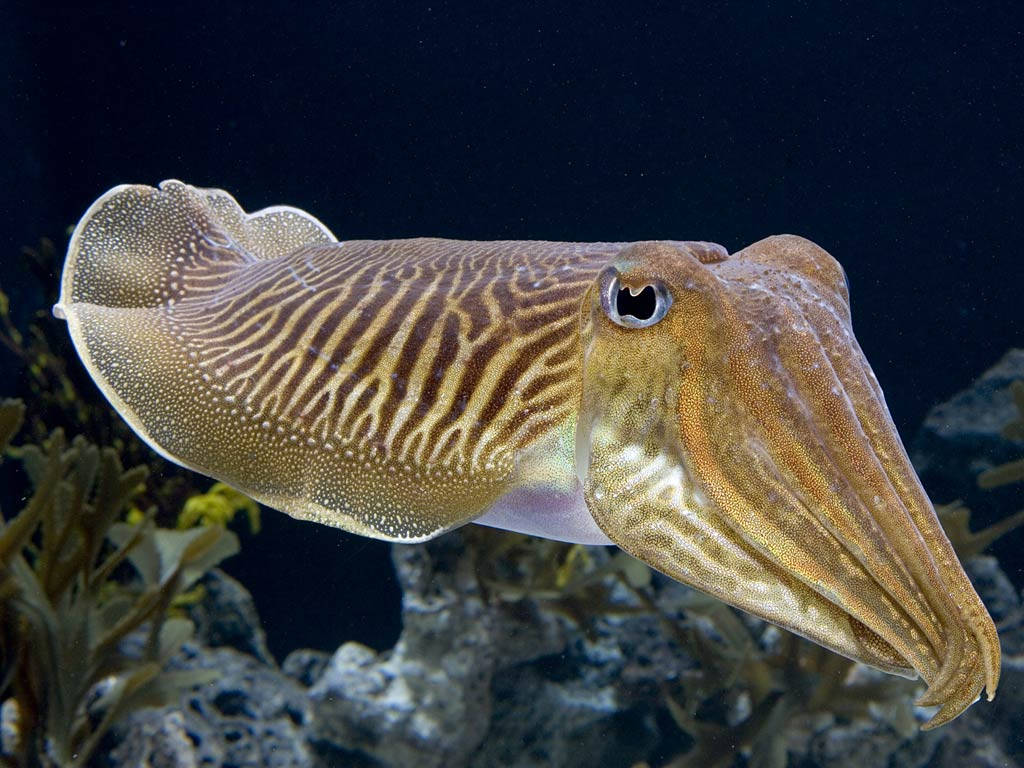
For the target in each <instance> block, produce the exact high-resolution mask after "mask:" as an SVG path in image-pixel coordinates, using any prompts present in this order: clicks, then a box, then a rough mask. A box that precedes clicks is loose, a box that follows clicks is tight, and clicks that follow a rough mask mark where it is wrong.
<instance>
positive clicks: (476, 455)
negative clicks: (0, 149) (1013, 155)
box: [54, 181, 1000, 726]
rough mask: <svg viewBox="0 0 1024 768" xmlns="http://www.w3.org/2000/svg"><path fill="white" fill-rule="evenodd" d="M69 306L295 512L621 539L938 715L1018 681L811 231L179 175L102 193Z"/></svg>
mask: <svg viewBox="0 0 1024 768" xmlns="http://www.w3.org/2000/svg"><path fill="white" fill-rule="evenodd" d="M54 312H55V314H56V315H57V316H58V317H62V318H65V319H66V320H67V322H68V326H69V329H70V332H71V337H72V339H73V341H74V344H75V347H76V349H77V350H78V353H79V355H80V356H81V358H82V361H83V362H84V364H85V366H86V367H87V368H88V370H89V372H90V374H91V375H92V377H93V378H94V379H95V381H96V383H97V384H98V386H99V387H100V389H101V390H102V391H103V393H104V394H105V395H106V396H107V398H108V399H109V400H110V402H111V403H112V404H113V405H114V407H115V408H116V409H117V410H118V411H119V412H120V414H121V415H122V416H123V417H124V419H125V420H126V421H127V422H128V423H129V424H130V425H131V426H132V428H133V429H134V430H135V431H136V432H137V433H138V434H139V435H140V436H141V437H142V439H144V440H145V441H146V442H147V443H149V445H151V446H152V447H153V449H154V450H156V451H157V452H158V453H160V454H161V455H163V456H165V457H166V458H168V459H170V460H172V461H175V462H177V463H179V464H181V465H183V466H186V467H189V468H191V469H194V470H196V471H198V472H202V473H204V474H207V475H210V476H212V477H216V478H218V479H220V480H223V481H225V482H227V483H229V484H231V485H233V486H235V487H236V488H239V489H240V490H242V491H244V492H245V493H247V494H249V495H251V496H252V497H253V498H255V499H257V500H259V501H261V502H264V503H266V504H268V505H269V506H272V507H276V508H277V509H280V510H283V511H284V512H287V513H288V514H290V515H292V516H294V517H297V518H302V519H307V520H314V521H317V522H320V523H325V524H327V525H333V526H337V527H339V528H344V529H346V530H349V531H354V532H356V533H360V534H364V535H366V536H372V537H375V538H379V539H386V540H389V541H403V542H411V541H422V540H424V539H429V538H431V537H433V536H436V535H438V534H441V533H443V532H445V531H448V530H450V529H452V528H455V527H457V526H460V525H463V524H465V523H468V522H474V521H475V522H478V523H485V524H488V525H493V526H497V527H502V528H508V529H511V530H518V531H522V532H526V533H533V534H537V535H541V536H547V537H550V538H556V539H561V540H565V541H576V542H581V543H588V544H609V543H614V544H617V545H618V546H620V547H621V548H623V549H624V550H626V551H627V552H629V553H631V554H632V555H634V556H636V557H637V558H639V559H641V560H643V561H644V562H646V563H647V564H649V565H650V566H652V567H654V568H656V569H658V570H660V571H662V572H663V573H665V574H667V575H669V576H670V577H672V578H674V579H677V580H679V581H681V582H683V583H685V584H689V585H692V586H694V587H696V588H698V589H700V590H703V591H704V592H707V593H709V594H711V595H714V596H716V597H718V598H721V599H722V600H724V601H725V602H727V603H730V604H732V605H735V606H737V607H739V608H741V609H743V610H745V611H749V612H750V613H753V614H755V615H757V616H760V617H762V618H765V619H767V620H769V621H772V622H774V623H776V624H778V625H780V626H782V627H785V628H787V629H789V630H792V631H793V632H796V633H799V634H801V635H803V636H805V637H807V638H809V639H811V640H813V641H815V642H817V643H820V644H821V645H824V646H826V647H828V648H831V649H832V650H834V651H836V652H838V653H841V654H843V655H845V656H848V657H849V658H852V659H856V660H858V661H861V662H864V663H866V664H870V665H872V666H874V667H877V668H880V669H883V670H886V671H888V672H892V673H895V674H900V675H905V676H910V677H912V676H914V675H915V674H916V675H920V677H922V678H923V679H924V680H925V681H926V682H927V683H928V686H929V687H928V690H927V692H926V693H925V694H924V695H923V696H922V698H921V699H920V703H922V704H927V705H939V708H938V711H937V712H936V714H935V715H934V717H933V718H932V720H931V721H930V722H929V723H928V725H929V726H934V725H938V724H941V723H944V722H946V721H948V720H950V719H952V718H953V717H955V716H956V715H958V714H959V713H961V712H962V711H963V710H964V709H966V708H967V707H968V706H969V705H970V704H971V703H972V702H973V701H974V700H975V699H976V698H977V697H978V694H979V693H980V692H981V690H982V688H986V689H987V692H988V695H989V697H990V698H991V696H992V694H993V693H994V692H995V689H996V685H997V682H998V677H999V668H1000V651H999V641H998V638H997V635H996V630H995V627H994V626H993V624H992V620H991V619H990V618H989V615H988V613H987V611H986V610H985V607H984V605H983V604H982V603H981V601H980V599H979V598H978V596H977V594H976V593H975V591H974V589H973V588H972V587H971V584H970V583H969V581H968V579H967V577H966V575H965V574H964V571H963V569H962V568H961V566H960V563H959V561H958V560H957V558H956V555H955V554H954V552H953V550H952V548H951V546H950V544H949V541H948V540H947V539H946V537H945V535H944V534H943V531H942V529H941V527H940V525H939V523H938V521H937V519H936V516H935V513H934V510H933V508H932V505H931V503H930V502H929V500H928V498H927V496H926V495H925V493H924V491H923V489H922V487H921V484H920V482H919V480H918V478H917V475H916V474H915V472H914V469H913V468H912V466H911V464H910V462H909V460H908V458H907V455H906V452H905V451H904V448H903V445H902V443H901V441H900V438H899V435H898V434H897V432H896V429H895V427H894V426H893V423H892V420H891V419H890V417H889V413H888V410H887V408H886V405H885V401H884V399H883V397H882V392H881V389H880V388H879V385H878V382H877V381H876V379H875V376H874V374H873V373H872V371H871V368H870V366H869V365H868V363H867V361H866V360H865V359H864V355H863V353H862V352H861V350H860V347H859V346H858V344H857V341H856V339H855V338H854V335H853V331H852V327H851V323H850V309H849V296H848V292H847V286H846V281H845V278H844V275H843V271H842V268H841V267H840V266H839V264H838V263H836V261H834V260H833V259H832V257H830V256H829V255H828V254H827V253H826V252H825V251H823V250H822V249H820V248H818V247H817V246H816V245H814V244H813V243H811V242H809V241H807V240H804V239H802V238H799V237H794V236H789V235H783V236H777V237H770V238H768V239H765V240H762V241H760V242H758V243H754V244H753V245H751V246H748V247H747V248H745V249H743V250H742V251H740V252H739V253H735V254H731V255H730V254H729V253H728V252H727V251H726V249H724V248H723V247H721V246H719V245H715V244H713V243H705V242H691V241H656V242H637V243H555V242H532V241H509V242H463V241H456V240H440V239H415V240H383V241H350V242H344V243H341V242H338V241H337V240H336V238H335V237H334V236H333V235H332V234H331V232H330V231H329V230H328V229H327V228H326V227H325V226H324V225H323V224H322V223H320V222H319V221H318V220H317V219H315V218H313V217H312V216H310V215H309V214H307V213H304V212H302V211H300V210H297V209H294V208H288V207H274V208H267V209H264V210H262V211H258V212H256V213H253V214H246V213H245V212H244V211H243V210H242V209H241V208H240V207H239V206H238V204H237V203H236V202H235V200H234V199H233V198H232V197H231V196H230V195H228V194H227V193H225V192H223V191H220V190H211V189H197V188H194V187H191V186H188V185H186V184H182V183H181V182H176V181H170V182H164V183H163V184H161V185H160V188H159V189H156V188H153V187H147V186H121V187H117V188H115V189H112V190H110V191H109V192H108V193H107V194H105V195H104V196H103V197H101V198H100V199H99V200H97V201H96V202H95V203H94V204H93V205H92V207H91V208H89V210H88V211H87V212H86V214H85V216H84V217H83V218H82V220H81V222H80V223H79V224H78V227H77V228H76V230H75V232H74V235H73V237H72V239H71V244H70V247H69V251H68V257H67V262H66V264H65V268H64V275H63V281H62V286H61V296H60V300H59V303H58V304H57V305H56V307H55V308H54Z"/></svg>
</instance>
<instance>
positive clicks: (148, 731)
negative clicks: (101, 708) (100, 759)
mask: <svg viewBox="0 0 1024 768" xmlns="http://www.w3.org/2000/svg"><path fill="white" fill-rule="evenodd" d="M131 719H132V721H133V722H132V726H131V728H130V729H128V730H126V731H125V732H124V735H123V738H122V741H121V743H120V744H118V746H117V747H116V748H115V749H114V750H113V752H111V755H110V761H111V762H113V763H114V764H116V765H125V766H128V765H133V766H140V768H141V767H142V766H146V768H199V766H207V765H220V764H221V762H222V760H221V758H222V757H223V754H222V753H220V752H219V751H218V752H213V753H211V752H210V751H209V750H206V751H205V753H204V754H203V753H201V746H199V745H197V744H196V743H195V742H194V741H193V738H195V737H194V736H190V735H189V734H188V733H187V732H186V730H185V716H184V714H183V713H182V711H181V710H180V709H171V708H168V709H153V710H144V711H142V712H139V713H137V714H136V715H134V716H133V717H132V718H131ZM204 741H205V742H206V743H207V744H210V743H212V739H206V740H204Z"/></svg>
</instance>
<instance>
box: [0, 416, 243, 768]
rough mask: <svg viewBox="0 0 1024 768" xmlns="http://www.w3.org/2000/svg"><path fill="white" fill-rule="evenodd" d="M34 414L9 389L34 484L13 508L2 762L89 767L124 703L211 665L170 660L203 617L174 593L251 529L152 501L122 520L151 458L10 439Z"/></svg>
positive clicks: (6, 540)
mask: <svg viewBox="0 0 1024 768" xmlns="http://www.w3.org/2000/svg"><path fill="white" fill-rule="evenodd" d="M23 416H24V406H23V405H22V404H21V403H20V402H18V401H12V400H6V401H3V402H2V403H0V452H3V451H6V452H7V453H8V454H9V455H13V456H14V457H15V458H17V459H19V460H20V462H21V464H22V466H23V468H24V471H25V473H26V474H27V476H28V479H29V481H30V484H31V487H32V492H31V495H30V496H29V497H28V502H27V504H26V505H25V506H24V507H23V508H22V510H21V511H20V512H19V513H18V514H16V515H14V516H5V518H4V519H3V520H2V522H0V699H2V702H3V703H2V704H0V715H2V717H0V720H2V723H3V729H2V734H3V738H2V741H0V762H2V763H3V764H4V765H7V766H12V767H17V768H36V766H44V767H46V768H49V767H50V766H61V767H62V768H64V767H65V766H70V767H71V768H77V767H78V766H84V765H86V764H87V763H88V761H89V759H90V757H91V756H92V755H93V754H94V753H95V751H96V749H97V747H98V746H99V743H100V740H101V739H102V738H103V736H104V734H105V733H106V732H107V731H108V730H109V728H110V726H111V725H112V724H113V723H114V722H115V721H116V720H117V719H118V718H119V717H121V716H122V715H124V714H125V713H127V712H129V711H131V710H133V709H135V708H138V707H142V706H160V705H163V704H166V703H170V702H171V701H175V700H177V698H178V697H179V696H180V695H181V693H182V691H183V690H185V689H187V688H190V687H192V686H194V685H196V684H199V683H202V682H204V681H205V680H207V679H208V673H206V672H200V673H197V672H169V671H167V670H166V664H167V662H168V660H169V659H170V657H171V656H173V655H174V654H175V653H176V652H177V650H178V649H179V648H180V646H181V644H182V643H184V642H185V641H186V640H187V639H188V638H189V637H190V636H191V633H192V630H193V627H192V624H191V622H189V621H188V620H186V619H184V618H180V617H176V616H173V615H171V613H170V607H171V605H172V603H173V602H174V600H175V598H176V597H177V596H178V595H180V594H181V593H182V592H183V591H184V590H186V589H188V588H189V587H190V586H191V585H192V584H194V583H195V582H196V580H197V579H198V578H199V577H200V576H202V575H203V573H205V572H206V571H207V570H209V569H210V568H212V567H213V566H214V565H216V564H217V563H218V562H220V561H221V560H222V559H223V558H225V557H227V556H229V555H231V554H233V553H234V552H236V551H237V549H238V542H237V538H236V537H235V535H234V534H233V533H231V532H230V531H227V530H225V529H224V528H223V527H222V526H219V525H209V526H203V527H200V528H193V529H189V530H182V531H179V530H167V529H161V528H158V527H156V525H155V524H154V523H153V511H152V510H150V512H148V513H147V514H146V515H145V516H144V519H143V520H142V521H141V522H140V523H138V524H134V525H132V524H129V523H125V522H119V521H120V520H122V518H123V517H124V515H125V512H126V510H127V509H128V507H129V506H130V504H131V502H132V500H133V499H134V498H135V497H136V496H138V495H139V494H140V492H141V491H142V489H143V484H144V481H145V478H146V474H147V471H146V468H145V467H135V468H132V469H128V470H125V469H124V468H123V466H122V464H121V461H120V459H119V458H118V454H117V452H116V451H114V450H113V449H112V448H109V447H108V448H102V449H101V448H98V447H96V446H95V445H92V444H91V443H89V442H88V441H87V440H85V439H84V438H81V437H78V438H75V439H74V440H72V441H70V442H68V441H67V440H66V438H65V437H64V433H63V432H62V431H61V430H55V431H54V432H52V433H51V434H50V436H49V437H48V438H47V439H46V440H44V441H43V442H42V443H41V444H39V445H34V444H28V445H23V446H19V447H17V448H9V447H8V446H9V443H10V440H11V438H12V437H13V435H14V434H15V433H16V432H17V430H18V428H19V427H20V425H21V422H22V419H23ZM129 638H135V639H137V642H126V640H128V639H129Z"/></svg>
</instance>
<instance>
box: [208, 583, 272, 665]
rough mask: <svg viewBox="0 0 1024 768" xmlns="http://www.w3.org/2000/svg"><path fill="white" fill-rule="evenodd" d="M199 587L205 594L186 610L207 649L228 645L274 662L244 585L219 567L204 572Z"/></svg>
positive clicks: (250, 597)
mask: <svg viewBox="0 0 1024 768" xmlns="http://www.w3.org/2000/svg"><path fill="white" fill-rule="evenodd" d="M199 586H201V587H202V589H203V591H204V592H205V595H204V597H203V599H202V600H201V601H200V602H198V603H196V604H195V605H193V606H190V608H189V611H188V616H189V618H190V619H191V620H192V623H193V624H195V627H196V637H197V638H198V639H199V640H201V641H202V643H203V644H204V645H207V646H209V647H210V648H219V647H221V646H228V647H231V648H234V649H236V650H239V651H241V652H242V653H248V654H249V655H250V656H255V657H256V658H257V659H259V660H260V661H263V662H265V663H267V664H274V657H273V656H272V655H271V653H270V651H269V650H268V649H267V636H266V633H265V632H264V631H263V627H262V626H260V618H259V616H258V615H257V613H256V604H255V603H254V602H253V599H252V595H250V594H249V592H248V591H247V590H246V589H245V587H243V586H242V585H241V584H240V583H239V582H238V581H236V580H235V579H233V578H231V577H230V576H228V575H227V574H226V573H224V571H222V570H220V569H219V568H214V569H213V570H211V571H210V572H209V573H207V574H206V575H204V576H203V578H202V579H200V580H199Z"/></svg>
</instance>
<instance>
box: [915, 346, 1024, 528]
mask: <svg viewBox="0 0 1024 768" xmlns="http://www.w3.org/2000/svg"><path fill="white" fill-rule="evenodd" d="M1020 379H1024V349H1011V350H1010V351H1009V352H1007V353H1006V354H1005V355H1004V356H1003V357H1002V359H1001V360H1000V361H999V362H998V363H996V364H995V365H994V366H992V367H991V368H989V369H988V370H987V371H985V373H983V374H982V375H981V376H979V377H978V378H977V379H976V380H975V381H974V382H973V383H972V384H971V386H970V387H969V388H968V389H966V390H964V391H963V392H960V393H958V394H957V395H954V396H953V397H952V398H950V399H949V400H947V401H946V402H944V403H941V404H940V405H937V406H935V407H934V408H932V409H931V410H930V411H929V412H928V415H927V416H926V417H925V420H924V423H923V424H922V425H921V429H920V430H918V432H917V435H916V436H915V437H914V440H913V441H912V442H911V443H910V445H909V446H908V447H909V448H910V455H911V458H912V460H913V462H914V466H915V467H916V469H917V471H918V474H919V475H920V476H921V481H922V482H923V483H924V487H925V488H927V489H928V494H929V495H930V496H931V497H932V499H934V500H935V501H937V502H946V501H952V500H953V499H962V500H963V501H964V502H965V503H966V504H967V506H968V507H970V508H971V509H972V510H974V512H975V513H982V516H983V517H984V518H985V519H986V522H988V521H990V520H994V519H998V518H999V517H1002V516H1005V515H1006V514H1007V513H1009V512H1013V511H1015V510H1016V506H1007V504H1008V503H1010V502H1012V501H1013V498H1012V491H1011V490H1010V489H996V490H993V491H979V489H978V484H977V476H978V474H979V473H981V472H982V471H984V470H986V469H990V468H992V467H993V466H995V465H998V464H1002V463H1004V462H1008V461H1012V460H1014V459H1019V458H1020V457H1021V453H1022V448H1024V446H1022V445H1021V444H1020V443H1019V442H1014V441H1011V440H1007V439H1006V437H1004V436H1003V434H1002V430H1003V427H1005V426H1006V425H1007V424H1008V423H1010V422H1011V421H1013V419H1014V418H1016V416H1017V410H1016V408H1015V407H1014V403H1013V397H1012V396H1011V394H1010V385H1011V384H1012V383H1013V382H1014V381H1016V380H1020Z"/></svg>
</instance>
